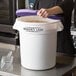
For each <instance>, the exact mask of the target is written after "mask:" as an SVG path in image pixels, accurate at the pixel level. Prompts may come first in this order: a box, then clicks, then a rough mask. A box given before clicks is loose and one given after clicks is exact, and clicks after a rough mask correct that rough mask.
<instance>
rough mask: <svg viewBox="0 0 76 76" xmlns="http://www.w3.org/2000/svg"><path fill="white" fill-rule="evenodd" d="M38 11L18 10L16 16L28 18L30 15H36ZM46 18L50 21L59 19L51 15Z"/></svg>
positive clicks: (59, 17)
mask: <svg viewBox="0 0 76 76" xmlns="http://www.w3.org/2000/svg"><path fill="white" fill-rule="evenodd" d="M37 11H38V10H32V9H19V10H17V11H16V15H17V16H30V15H37ZM48 18H51V19H61V18H62V17H61V16H57V15H53V16H49V17H48Z"/></svg>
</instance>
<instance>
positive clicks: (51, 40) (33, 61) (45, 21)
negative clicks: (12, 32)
mask: <svg viewBox="0 0 76 76" xmlns="http://www.w3.org/2000/svg"><path fill="white" fill-rule="evenodd" d="M13 28H14V29H16V30H18V31H19V36H20V55H21V65H22V66H23V67H25V68H27V69H32V70H46V69H49V68H53V67H54V66H55V64H56V46H57V31H61V30H62V29H63V25H62V23H61V22H60V20H55V19H49V18H42V17H39V16H23V17H18V18H17V19H16V21H15V24H14V26H13Z"/></svg>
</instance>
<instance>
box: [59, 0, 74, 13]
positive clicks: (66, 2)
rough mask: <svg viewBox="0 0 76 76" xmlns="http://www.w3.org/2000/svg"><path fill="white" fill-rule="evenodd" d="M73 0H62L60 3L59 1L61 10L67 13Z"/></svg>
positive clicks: (71, 8) (70, 9) (70, 10)
mask: <svg viewBox="0 0 76 76" xmlns="http://www.w3.org/2000/svg"><path fill="white" fill-rule="evenodd" d="M73 5H74V3H73V0H64V1H63V2H62V3H60V4H59V5H58V6H60V7H61V9H62V10H63V12H64V14H69V13H71V12H72V10H73Z"/></svg>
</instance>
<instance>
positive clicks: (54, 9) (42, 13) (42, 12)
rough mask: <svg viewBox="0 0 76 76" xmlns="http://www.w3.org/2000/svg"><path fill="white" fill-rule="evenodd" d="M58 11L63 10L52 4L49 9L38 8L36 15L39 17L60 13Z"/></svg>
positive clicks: (61, 11)
mask: <svg viewBox="0 0 76 76" xmlns="http://www.w3.org/2000/svg"><path fill="white" fill-rule="evenodd" d="M60 13H63V10H62V9H61V8H60V7H59V6H54V7H52V8H49V9H44V8H42V9H40V10H39V11H38V13H37V15H38V16H41V17H48V16H51V15H55V14H60Z"/></svg>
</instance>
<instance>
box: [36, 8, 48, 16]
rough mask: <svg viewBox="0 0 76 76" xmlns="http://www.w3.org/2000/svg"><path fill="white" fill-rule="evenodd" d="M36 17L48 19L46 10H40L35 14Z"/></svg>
mask: <svg viewBox="0 0 76 76" xmlns="http://www.w3.org/2000/svg"><path fill="white" fill-rule="evenodd" d="M37 15H38V16H41V17H48V12H47V9H43V8H42V9H40V10H39V11H38V12H37Z"/></svg>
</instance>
